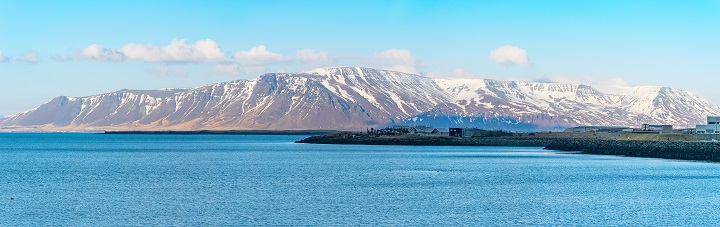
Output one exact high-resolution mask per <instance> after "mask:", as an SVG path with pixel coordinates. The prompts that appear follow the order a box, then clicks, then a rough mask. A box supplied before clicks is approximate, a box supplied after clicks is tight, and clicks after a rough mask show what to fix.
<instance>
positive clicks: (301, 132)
mask: <svg viewBox="0 0 720 227" xmlns="http://www.w3.org/2000/svg"><path fill="white" fill-rule="evenodd" d="M333 133H337V131H325V130H195V131H167V130H166V131H104V132H100V134H171V135H204V134H212V135H309V136H318V135H327V134H333Z"/></svg>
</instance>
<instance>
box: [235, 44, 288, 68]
mask: <svg viewBox="0 0 720 227" xmlns="http://www.w3.org/2000/svg"><path fill="white" fill-rule="evenodd" d="M233 60H234V62H237V63H238V64H241V65H248V66H261V65H272V64H279V63H286V62H289V61H290V60H292V59H291V58H290V57H287V56H285V55H282V54H278V53H273V52H270V51H269V50H268V49H267V48H265V46H263V45H260V46H256V47H253V48H250V50H248V51H240V52H237V53H235V54H233Z"/></svg>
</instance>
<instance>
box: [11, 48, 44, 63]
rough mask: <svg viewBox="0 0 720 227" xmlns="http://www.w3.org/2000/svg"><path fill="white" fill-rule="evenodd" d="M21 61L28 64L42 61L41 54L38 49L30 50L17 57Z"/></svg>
mask: <svg viewBox="0 0 720 227" xmlns="http://www.w3.org/2000/svg"><path fill="white" fill-rule="evenodd" d="M17 60H18V61H19V62H22V63H27V64H35V63H38V62H40V54H39V53H38V52H37V51H34V50H32V51H28V52H27V53H26V54H24V55H22V56H20V57H19V58H18V59H17Z"/></svg>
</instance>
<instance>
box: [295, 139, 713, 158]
mask: <svg viewBox="0 0 720 227" xmlns="http://www.w3.org/2000/svg"><path fill="white" fill-rule="evenodd" d="M296 142H297V143H315V144H364V145H421V146H513V147H544V148H545V149H547V150H558V151H578V152H582V153H584V154H600V155H621V156H630V157H646V158H666V159H681V160H701V161H713V162H720V142H718V143H715V142H682V141H642V140H602V139H571V138H532V137H512V136H511V137H480V138H459V137H446V136H444V137H428V136H356V135H353V134H350V133H339V134H330V135H321V136H312V137H309V138H306V139H303V140H300V141H296Z"/></svg>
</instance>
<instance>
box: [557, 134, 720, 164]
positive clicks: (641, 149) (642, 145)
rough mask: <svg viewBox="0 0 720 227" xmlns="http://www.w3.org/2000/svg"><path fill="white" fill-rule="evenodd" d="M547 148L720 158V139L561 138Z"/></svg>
mask: <svg viewBox="0 0 720 227" xmlns="http://www.w3.org/2000/svg"><path fill="white" fill-rule="evenodd" d="M545 149H548V150H559V151H580V152H582V153H585V154H602V155H623V156H631V157H647V158H667V159H682V160H702V161H714V162H718V161H720V143H712V142H678V141H633V140H583V139H558V140H555V141H553V142H551V143H550V144H548V145H547V146H545Z"/></svg>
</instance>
